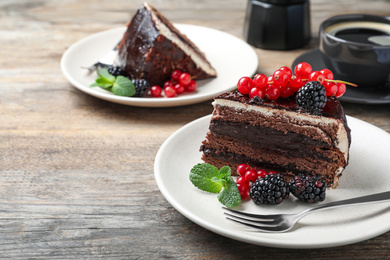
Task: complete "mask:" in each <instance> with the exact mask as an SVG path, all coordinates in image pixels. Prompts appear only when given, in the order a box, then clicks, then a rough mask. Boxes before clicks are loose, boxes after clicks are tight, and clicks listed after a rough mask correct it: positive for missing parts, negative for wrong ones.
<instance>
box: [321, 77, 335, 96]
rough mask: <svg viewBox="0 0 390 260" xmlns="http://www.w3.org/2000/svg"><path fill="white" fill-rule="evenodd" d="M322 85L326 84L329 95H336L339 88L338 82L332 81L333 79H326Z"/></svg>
mask: <svg viewBox="0 0 390 260" xmlns="http://www.w3.org/2000/svg"><path fill="white" fill-rule="evenodd" d="M322 85H324V87H325V91H326V95H327V96H328V97H330V96H334V95H335V94H336V92H337V89H338V87H337V85H336V83H334V82H331V81H325V82H324V83H323V84H322Z"/></svg>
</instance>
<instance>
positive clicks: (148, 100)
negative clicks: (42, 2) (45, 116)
mask: <svg viewBox="0 0 390 260" xmlns="http://www.w3.org/2000/svg"><path fill="white" fill-rule="evenodd" d="M174 26H176V27H178V28H179V29H180V31H182V32H183V34H187V32H186V31H185V30H191V29H193V28H195V29H196V30H199V29H201V30H209V31H210V32H215V33H219V35H220V36H221V35H225V36H226V37H230V38H232V39H234V40H235V41H236V42H237V43H240V44H242V46H243V47H244V46H245V48H247V49H246V50H247V51H248V52H251V55H250V56H248V57H250V58H251V63H250V65H251V68H250V71H249V69H248V74H255V73H256V71H257V69H258V56H257V53H256V51H255V50H254V48H253V47H251V46H250V45H249V44H247V43H246V42H245V41H244V40H242V39H240V38H238V37H236V36H235V35H232V34H230V33H227V32H224V31H221V30H217V29H214V28H210V27H205V26H200V25H193V24H182V23H174ZM125 29H126V27H125V26H122V27H117V28H112V29H108V30H104V31H100V32H97V33H93V34H90V35H88V36H86V37H84V38H82V39H80V40H78V41H76V42H74V43H73V44H72V45H71V46H70V47H69V48H68V49H67V50H66V51H65V52H64V53H63V55H62V57H61V61H60V67H61V71H62V73H63V75H64V76H65V78H66V79H67V80H68V81H69V82H70V83H71V85H72V86H74V87H75V88H77V89H79V90H80V91H82V92H84V93H86V94H89V95H91V96H94V97H96V98H100V99H103V100H106V101H110V102H113V103H119V104H123V105H130V106H139V107H174V106H183V105H191V104H196V103H200V102H204V101H207V100H211V99H212V98H213V97H214V96H217V95H219V94H221V93H223V92H226V91H230V90H233V89H234V88H235V87H236V86H235V85H232V86H230V87H226V88H225V89H223V90H220V91H214V92H210V93H202V94H199V95H192V94H188V95H182V96H178V97H175V98H165V97H161V98H153V97H145V98H134V97H121V96H116V95H113V94H111V93H105V92H104V91H96V90H94V89H93V88H89V87H88V86H84V85H83V84H82V83H80V82H78V81H77V80H76V79H74V78H73V76H72V74H71V73H70V72H69V71H68V69H67V62H68V61H69V60H70V59H71V58H72V54H73V53H74V52H75V51H76V50H78V49H79V48H80V46H82V45H83V44H85V43H86V42H89V41H91V40H92V39H94V38H99V37H102V36H103V35H105V34H108V33H113V32H116V31H118V34H119V33H120V32H122V31H123V33H124V31H125ZM183 29H184V31H183ZM107 51H108V50H107ZM97 59H99V57H97ZM219 73H220V72H219V71H217V74H219ZM207 80H213V79H207Z"/></svg>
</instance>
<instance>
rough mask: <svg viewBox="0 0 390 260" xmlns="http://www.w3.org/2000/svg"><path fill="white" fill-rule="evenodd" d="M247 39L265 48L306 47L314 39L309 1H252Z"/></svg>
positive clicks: (247, 25)
mask: <svg viewBox="0 0 390 260" xmlns="http://www.w3.org/2000/svg"><path fill="white" fill-rule="evenodd" d="M244 36H245V39H246V41H247V42H248V43H249V44H250V45H252V46H254V47H257V48H261V49H270V50H290V49H297V48H300V47H303V46H304V45H305V44H306V43H308V42H309V40H310V36H311V35H310V3H309V0H248V6H247V11H246V19H245V25H244Z"/></svg>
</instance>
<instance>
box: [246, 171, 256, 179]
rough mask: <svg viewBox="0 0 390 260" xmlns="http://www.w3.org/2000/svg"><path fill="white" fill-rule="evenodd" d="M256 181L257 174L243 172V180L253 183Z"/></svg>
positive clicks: (254, 172)
mask: <svg viewBox="0 0 390 260" xmlns="http://www.w3.org/2000/svg"><path fill="white" fill-rule="evenodd" d="M256 179H257V173H256V171H255V170H252V169H251V170H247V171H246V172H245V180H247V181H251V182H254V181H255V180H256Z"/></svg>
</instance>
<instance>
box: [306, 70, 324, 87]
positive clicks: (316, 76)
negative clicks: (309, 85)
mask: <svg viewBox="0 0 390 260" xmlns="http://www.w3.org/2000/svg"><path fill="white" fill-rule="evenodd" d="M309 81H319V82H320V83H321V84H322V83H323V82H324V81H325V76H324V74H322V73H321V72H319V71H313V72H312V73H310V75H309Z"/></svg>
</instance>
